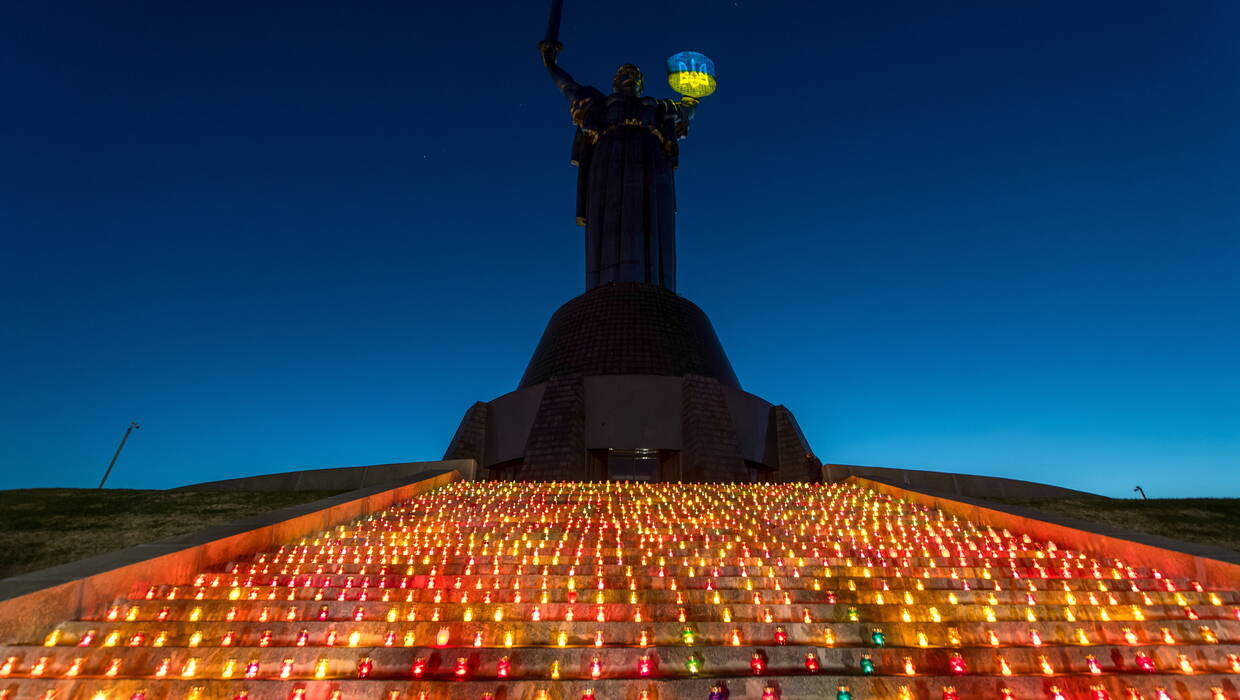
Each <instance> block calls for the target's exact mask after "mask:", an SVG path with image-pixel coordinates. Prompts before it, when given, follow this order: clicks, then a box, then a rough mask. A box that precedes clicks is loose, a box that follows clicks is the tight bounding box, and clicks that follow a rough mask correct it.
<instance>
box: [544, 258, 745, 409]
mask: <svg viewBox="0 0 1240 700" xmlns="http://www.w3.org/2000/svg"><path fill="white" fill-rule="evenodd" d="M602 374H653V375H665V376H673V377H683V376H686V375H690V374H693V375H699V376H703V377H710V378H712V379H715V380H717V381H718V382H719V383H720V384H722V385H724V386H728V387H731V388H734V389H740V388H741V385H740V382H739V381H738V380H737V378H736V372H734V371H733V370H732V363H731V362H729V361H728V356H727V355H726V354H725V353H724V351H723V346H722V345H721V344H720V343H719V337H718V336H717V335H715V329H714V327H713V326H711V323H710V319H709V318H707V317H706V314H705V313H704V312H703V311H702V310H701V309H699V308H698V307H697V306H696V305H694V304H693V302H691V301H689V300H688V299H685V298H684V297H681V296H677V295H676V294H675V293H674V292H671V291H668V290H667V289H664V288H663V287H659V286H656V285H652V284H642V283H640V282H614V283H612V284H607V285H603V286H601V287H595V288H594V289H591V290H590V291H588V292H586V293H585V294H582V295H581V296H579V297H577V298H575V299H572V300H571V301H569V302H568V303H567V304H565V305H563V306H561V307H560V308H559V309H558V310H557V311H556V312H555V314H553V315H552V316H551V320H550V321H549V322H548V323H547V328H546V330H545V331H543V336H542V340H541V341H539V343H538V348H537V349H536V350H534V356H533V357H532V358H531V359H530V364H529V366H528V367H526V369H525V375H524V376H523V377H522V378H521V385H520V386H521V387H522V388H525V387H530V386H534V385H536V384H542V383H543V382H546V381H549V380H550V379H552V378H554V377H565V376H569V375H581V376H591V375H602Z"/></svg>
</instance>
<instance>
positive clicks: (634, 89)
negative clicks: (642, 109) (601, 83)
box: [611, 63, 646, 97]
mask: <svg viewBox="0 0 1240 700" xmlns="http://www.w3.org/2000/svg"><path fill="white" fill-rule="evenodd" d="M645 86H646V82H645V81H644V80H643V79H642V69H641V68H638V67H637V66H635V65H633V64H632V63H626V64H624V65H623V66H620V67H619V68H617V69H616V77H615V78H612V81H611V88H612V89H613V90H615V91H616V92H618V93H620V94H622V95H632V96H634V97H637V96H639V95H641V94H642V88H643V87H645Z"/></svg>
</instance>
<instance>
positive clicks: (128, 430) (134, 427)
mask: <svg viewBox="0 0 1240 700" xmlns="http://www.w3.org/2000/svg"><path fill="white" fill-rule="evenodd" d="M137 429H138V424H137V423H136V422H131V423H130V424H129V427H128V428H125V437H123V438H121V444H120V445H117V447H116V454H114V455H112V461H111V462H108V470H107V471H105V472H104V473H103V478H102V479H100V480H99V488H103V484H104V482H105V481H107V480H108V475H109V474H111V473H112V467H114V466H116V458H117V457H120V456H121V450H123V449H125V441H126V440H128V439H129V434H130V433H132V432H133V431H135V430H137Z"/></svg>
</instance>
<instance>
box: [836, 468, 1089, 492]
mask: <svg viewBox="0 0 1240 700" xmlns="http://www.w3.org/2000/svg"><path fill="white" fill-rule="evenodd" d="M852 476H856V477H862V478H874V479H877V480H879V481H883V482H886V483H891V484H897V485H900V486H907V487H908V488H911V489H932V490H934V491H937V492H942V493H948V494H955V495H957V496H970V497H973V498H1102V496H1099V495H1097V494H1093V493H1087V492H1085V491H1075V490H1073V489H1065V488H1063V487H1060V486H1052V485H1050V484H1039V483H1037V482H1034V481H1021V480H1020V479H1005V478H1003V477H997V476H976V475H973V474H953V473H951V472H935V471H927V470H924V469H896V468H892V467H862V466H857V465H855V464H824V465H822V478H823V481H825V482H827V483H831V482H834V481H844V480H845V479H847V478H849V477H852Z"/></svg>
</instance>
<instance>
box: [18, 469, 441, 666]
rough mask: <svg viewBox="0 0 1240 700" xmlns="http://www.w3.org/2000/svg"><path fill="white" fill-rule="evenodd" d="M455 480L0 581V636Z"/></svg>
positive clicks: (305, 508)
mask: <svg viewBox="0 0 1240 700" xmlns="http://www.w3.org/2000/svg"><path fill="white" fill-rule="evenodd" d="M441 464H442V463H441ZM460 478H461V474H460V473H459V472H457V471H455V470H445V469H440V470H439V471H438V472H437V473H436V474H434V475H428V476H427V477H426V478H422V479H419V480H416V481H413V482H409V483H405V484H401V485H396V486H393V485H390V484H389V485H387V486H375V487H368V488H363V489H358V490H355V491H351V492H349V493H344V494H340V495H338V496H333V497H331V498H325V499H322V500H319V501H313V502H311V503H305V504H301V505H296V506H290V507H288V508H281V509H279V510H273V511H270V512H267V513H262V514H259V515H255V516H251V517H248V518H243V519H241V520H237V521H235V522H232V523H228V524H225V525H215V526H212V527H208V528H205V529H203V530H199V531H197V532H193V533H190V534H187V535H181V536H179V537H172V538H169V539H165V540H160V541H159V542H152V543H150V544H144V545H139V546H137V547H131V548H129V549H124V550H120V551H117V552H109V553H107V554H101V555H99V556H95V557H90V558H88V559H82V560H80V561H76V562H72V563H69V564H63V565H61V566H55V567H52V568H49V569H44V570H42V571H35V572H32V573H29V574H22V575H21V576H14V577H12V578H7V579H4V580H2V581H0V640H4V641H21V642H31V643H38V642H39V641H41V640H42V638H43V636H44V635H46V634H47V633H48V632H49V631H51V629H52V628H53V627H54V626H55V625H56V624H58V623H60V622H63V621H65V620H74V619H78V618H81V617H84V616H86V615H92V614H96V613H98V611H99V610H101V609H102V608H104V607H105V606H106V605H108V603H110V602H111V601H112V600H113V599H115V598H116V597H118V596H122V595H125V594H127V593H129V592H130V591H132V590H135V589H140V588H142V587H145V585H146V584H147V583H149V582H151V581H160V582H165V583H176V584H185V583H190V582H191V581H192V576H193V575H194V574H195V573H197V572H199V571H203V570H205V569H207V568H209V567H212V566H218V565H220V564H223V563H225V562H228V561H231V560H233V559H236V558H238V557H240V556H243V555H245V554H248V553H251V552H254V551H257V550H260V549H266V548H270V547H272V546H277V545H279V544H281V543H284V542H289V541H293V540H297V539H298V538H301V537H304V536H306V535H310V534H313V533H316V532H320V531H323V530H326V529H328V528H330V527H332V526H334V525H338V524H340V523H343V522H346V521H348V520H352V519H354V518H358V517H361V516H364V515H368V514H370V513H375V512H378V511H381V510H383V509H384V508H387V507H389V506H391V505H392V504H394V503H398V502H400V501H403V500H405V499H408V498H411V497H413V496H415V495H417V494H419V493H422V492H423V491H428V490H430V489H432V488H435V487H437V486H442V485H444V484H447V483H450V482H452V481H456V480H458V479H460Z"/></svg>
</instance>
